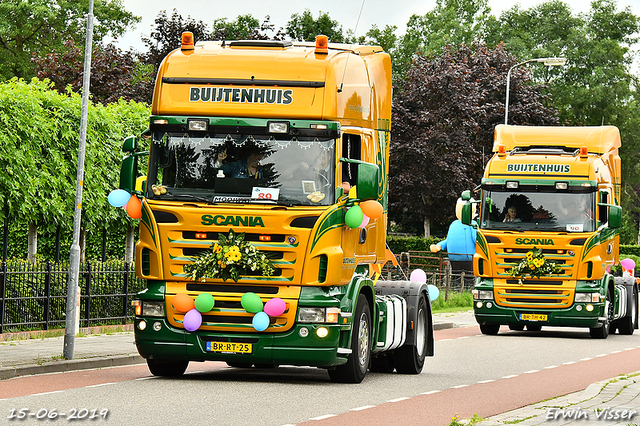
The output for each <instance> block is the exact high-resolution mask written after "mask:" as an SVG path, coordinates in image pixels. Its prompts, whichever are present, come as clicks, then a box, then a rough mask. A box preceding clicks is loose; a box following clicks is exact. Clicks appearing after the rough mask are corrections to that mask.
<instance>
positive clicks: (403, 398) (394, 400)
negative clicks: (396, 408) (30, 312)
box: [387, 396, 409, 402]
mask: <svg viewBox="0 0 640 426" xmlns="http://www.w3.org/2000/svg"><path fill="white" fill-rule="evenodd" d="M405 399H409V397H408V396H403V397H401V398H396V399H390V400H389V401H387V402H400V401H404V400H405Z"/></svg>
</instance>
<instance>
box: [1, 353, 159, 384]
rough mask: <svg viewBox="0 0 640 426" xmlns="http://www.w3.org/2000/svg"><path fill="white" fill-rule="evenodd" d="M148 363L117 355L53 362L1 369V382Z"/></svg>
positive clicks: (129, 356) (135, 357) (131, 356)
mask: <svg viewBox="0 0 640 426" xmlns="http://www.w3.org/2000/svg"><path fill="white" fill-rule="evenodd" d="M145 362H146V361H145V359H144V358H142V357H141V356H140V355H115V356H111V357H105V358H85V359H71V360H60V361H52V362H48V363H46V364H43V365H33V364H31V365H22V366H16V367H3V368H0V380H5V379H11V378H13V377H19V376H31V375H35V374H48V373H61V372H67V371H75V370H89V369H93V368H105V367H118V366H123V365H135V364H144V363H145Z"/></svg>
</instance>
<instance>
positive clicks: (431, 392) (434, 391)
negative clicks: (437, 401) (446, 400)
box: [420, 390, 441, 395]
mask: <svg viewBox="0 0 640 426" xmlns="http://www.w3.org/2000/svg"><path fill="white" fill-rule="evenodd" d="M438 392H441V391H440V390H432V391H429V392H422V393H421V394H420V395H431V394H433V393H438Z"/></svg>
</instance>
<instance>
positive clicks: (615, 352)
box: [611, 351, 622, 354]
mask: <svg viewBox="0 0 640 426" xmlns="http://www.w3.org/2000/svg"><path fill="white" fill-rule="evenodd" d="M620 352H622V351H613V352H611V353H612V354H619V353H620Z"/></svg>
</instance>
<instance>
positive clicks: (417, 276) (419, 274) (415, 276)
mask: <svg viewBox="0 0 640 426" xmlns="http://www.w3.org/2000/svg"><path fill="white" fill-rule="evenodd" d="M409 281H415V282H418V283H426V282H427V274H426V273H425V272H424V271H423V270H422V269H414V270H413V271H412V272H411V275H410V276H409Z"/></svg>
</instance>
